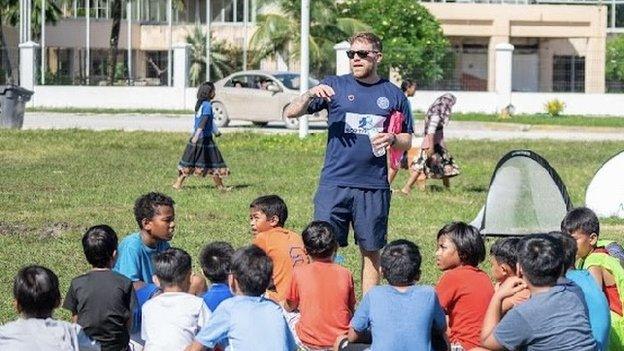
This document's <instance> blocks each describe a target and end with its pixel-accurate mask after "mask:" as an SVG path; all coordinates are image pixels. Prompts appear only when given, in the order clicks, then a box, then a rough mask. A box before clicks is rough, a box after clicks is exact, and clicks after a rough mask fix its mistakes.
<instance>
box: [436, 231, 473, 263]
mask: <svg viewBox="0 0 624 351" xmlns="http://www.w3.org/2000/svg"><path fill="white" fill-rule="evenodd" d="M442 235H446V236H448V237H449V239H450V240H451V241H452V242H453V244H455V247H457V254H458V255H459V260H460V261H461V262H462V263H463V264H467V265H470V266H474V267H477V266H478V265H479V263H480V262H483V260H485V243H484V242H483V238H482V237H481V234H480V233H479V230H478V229H477V228H475V227H473V226H471V225H469V224H466V223H464V222H452V223H449V224H447V225H445V226H444V227H442V229H440V231H439V232H438V236H437V237H436V239H440V237H441V236H442Z"/></svg>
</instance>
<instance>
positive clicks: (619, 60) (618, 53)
mask: <svg viewBox="0 0 624 351" xmlns="http://www.w3.org/2000/svg"><path fill="white" fill-rule="evenodd" d="M606 61H607V62H606V78H607V81H610V82H620V83H624V36H622V35H618V36H615V37H612V38H610V39H609V40H608V41H607V57H606Z"/></svg>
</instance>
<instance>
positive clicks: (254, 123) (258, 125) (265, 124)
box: [251, 121, 269, 127]
mask: <svg viewBox="0 0 624 351" xmlns="http://www.w3.org/2000/svg"><path fill="white" fill-rule="evenodd" d="M251 124H253V125H254V126H256V127H266V126H267V124H269V122H256V121H253V122H251Z"/></svg>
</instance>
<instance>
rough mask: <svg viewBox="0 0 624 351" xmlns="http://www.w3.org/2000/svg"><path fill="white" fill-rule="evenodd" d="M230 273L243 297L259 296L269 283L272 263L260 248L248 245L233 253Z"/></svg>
mask: <svg viewBox="0 0 624 351" xmlns="http://www.w3.org/2000/svg"><path fill="white" fill-rule="evenodd" d="M230 271H231V272H232V275H233V276H234V278H235V279H236V281H237V282H238V286H239V288H240V290H241V292H242V293H243V294H244V295H247V296H260V295H262V294H264V293H265V291H266V289H267V288H268V287H269V284H270V283H271V276H272V275H273V262H272V261H271V259H270V258H269V256H267V254H266V253H265V252H264V251H263V250H262V249H261V248H259V247H257V246H256V245H250V246H246V247H242V248H240V249H238V250H236V251H235V252H234V255H233V256H232V263H231V265H230Z"/></svg>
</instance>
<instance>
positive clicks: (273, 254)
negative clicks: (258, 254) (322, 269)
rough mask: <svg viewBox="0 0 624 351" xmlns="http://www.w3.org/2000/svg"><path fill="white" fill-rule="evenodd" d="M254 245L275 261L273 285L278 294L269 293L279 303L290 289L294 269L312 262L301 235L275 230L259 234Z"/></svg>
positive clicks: (280, 229)
mask: <svg viewBox="0 0 624 351" xmlns="http://www.w3.org/2000/svg"><path fill="white" fill-rule="evenodd" d="M253 244H254V245H256V246H258V247H260V248H261V249H262V250H264V252H266V254H267V255H268V256H269V257H270V258H271V260H272V261H273V283H274V284H275V289H276V292H271V291H270V292H269V294H268V296H269V298H271V299H272V300H274V301H276V302H279V301H282V300H284V296H285V295H286V292H287V291H288V289H290V279H291V277H292V271H293V267H295V266H297V265H302V264H307V263H308V262H309V261H310V260H309V259H308V255H307V253H306V251H305V248H304V246H303V241H302V240H301V235H299V234H297V233H295V232H291V231H290V230H287V229H284V228H279V227H278V228H273V229H271V230H267V231H266V232H262V233H258V234H257V235H256V236H255V237H254V239H253Z"/></svg>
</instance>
